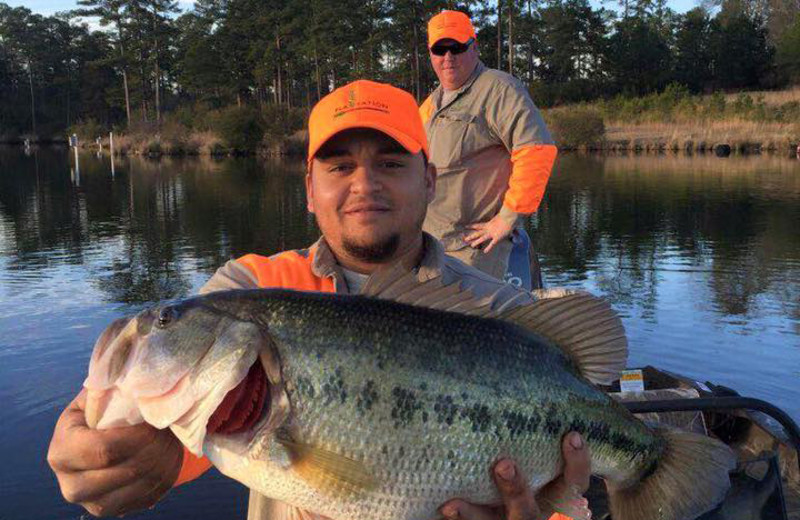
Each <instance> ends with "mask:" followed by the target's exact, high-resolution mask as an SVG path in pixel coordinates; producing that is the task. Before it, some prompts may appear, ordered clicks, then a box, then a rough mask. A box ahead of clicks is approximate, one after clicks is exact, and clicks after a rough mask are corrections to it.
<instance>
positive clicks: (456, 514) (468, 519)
mask: <svg viewBox="0 0 800 520" xmlns="http://www.w3.org/2000/svg"><path fill="white" fill-rule="evenodd" d="M439 512H440V513H441V514H442V516H443V517H445V518H446V519H449V520H456V519H457V520H497V515H496V514H495V511H494V509H493V508H491V507H488V506H479V505H475V504H470V503H469V502H465V501H463V500H451V501H450V502H447V503H446V504H445V505H444V506H442V507H441V509H439Z"/></svg>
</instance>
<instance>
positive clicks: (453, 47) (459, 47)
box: [431, 38, 475, 56]
mask: <svg viewBox="0 0 800 520" xmlns="http://www.w3.org/2000/svg"><path fill="white" fill-rule="evenodd" d="M474 41H475V39H474V38H470V39H469V40H467V42H466V43H458V42H456V43H449V44H447V45H439V44H438V43H437V44H436V45H434V46H433V47H431V52H432V53H433V54H434V55H436V56H444V55H445V54H447V53H448V52H449V53H450V54H452V55H453V56H455V55H457V54H462V53H464V52H466V51H467V49H469V46H470V45H472V42H474Z"/></svg>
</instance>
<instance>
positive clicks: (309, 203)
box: [306, 159, 314, 213]
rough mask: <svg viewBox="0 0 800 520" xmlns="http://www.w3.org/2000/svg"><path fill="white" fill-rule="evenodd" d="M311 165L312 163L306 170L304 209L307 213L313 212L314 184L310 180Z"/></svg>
mask: <svg viewBox="0 0 800 520" xmlns="http://www.w3.org/2000/svg"><path fill="white" fill-rule="evenodd" d="M312 161H313V159H312ZM313 167H314V165H313V164H311V165H309V167H308V171H307V172H306V209H307V210H308V212H309V213H314V184H313V183H312V182H311V169H312V168H313Z"/></svg>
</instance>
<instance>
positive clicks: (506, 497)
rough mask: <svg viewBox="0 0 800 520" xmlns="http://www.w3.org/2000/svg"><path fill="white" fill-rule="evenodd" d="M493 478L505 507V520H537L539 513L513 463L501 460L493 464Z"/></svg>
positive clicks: (523, 479)
mask: <svg viewBox="0 0 800 520" xmlns="http://www.w3.org/2000/svg"><path fill="white" fill-rule="evenodd" d="M494 476H495V482H496V483H497V489H498V490H499V491H500V496H501V497H502V498H503V503H504V504H505V506H506V519H507V520H539V517H540V515H541V511H540V510H539V507H538V506H537V505H536V500H535V499H534V497H533V493H532V492H531V489H530V487H529V486H528V483H527V481H526V480H525V476H524V475H523V474H522V472H520V470H519V468H518V467H517V465H516V464H515V463H514V462H513V461H511V460H509V459H503V460H501V461H499V462H498V463H497V464H495V467H494Z"/></svg>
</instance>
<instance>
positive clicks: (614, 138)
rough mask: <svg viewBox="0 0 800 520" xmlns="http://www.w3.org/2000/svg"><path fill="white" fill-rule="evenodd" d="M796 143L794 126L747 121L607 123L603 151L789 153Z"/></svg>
mask: <svg viewBox="0 0 800 520" xmlns="http://www.w3.org/2000/svg"><path fill="white" fill-rule="evenodd" d="M798 141H800V132H798V128H797V124H789V123H769V122H758V121H747V120H735V119H732V120H724V121H698V122H694V123H687V122H672V123H657V122H656V123H631V124H625V123H624V122H621V121H612V122H609V123H608V124H607V126H606V133H605V145H604V148H607V149H611V150H615V149H620V150H624V149H627V150H644V151H653V150H658V151H664V150H682V151H708V150H713V149H714V147H715V146H717V145H728V146H730V147H731V150H732V151H734V152H736V151H739V152H742V153H758V152H762V151H770V152H780V151H786V152H790V151H792V150H793V149H794V148H795V147H796V146H797V143H798Z"/></svg>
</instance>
